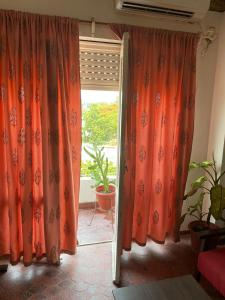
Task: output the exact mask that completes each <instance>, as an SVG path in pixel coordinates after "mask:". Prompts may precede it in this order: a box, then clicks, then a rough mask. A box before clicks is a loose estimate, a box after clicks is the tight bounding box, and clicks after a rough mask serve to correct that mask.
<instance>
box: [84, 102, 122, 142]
mask: <svg viewBox="0 0 225 300" xmlns="http://www.w3.org/2000/svg"><path fill="white" fill-rule="evenodd" d="M117 124H118V103H94V104H90V105H88V107H87V108H86V109H84V111H83V130H82V139H83V143H88V144H92V145H94V146H100V145H104V146H105V145H111V146H114V145H116V139H117Z"/></svg>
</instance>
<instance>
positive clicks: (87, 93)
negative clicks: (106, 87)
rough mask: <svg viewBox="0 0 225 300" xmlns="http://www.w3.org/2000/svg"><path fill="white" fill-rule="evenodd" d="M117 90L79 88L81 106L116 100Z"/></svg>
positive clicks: (117, 97)
mask: <svg viewBox="0 0 225 300" xmlns="http://www.w3.org/2000/svg"><path fill="white" fill-rule="evenodd" d="M118 99H119V92H118V91H93V90H81V101H82V106H83V105H87V104H90V103H99V102H103V103H112V102H115V101H118Z"/></svg>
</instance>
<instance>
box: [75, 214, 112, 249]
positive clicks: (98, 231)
mask: <svg viewBox="0 0 225 300" xmlns="http://www.w3.org/2000/svg"><path fill="white" fill-rule="evenodd" d="M112 214H113V212H112V211H109V212H103V211H100V210H98V209H97V210H96V211H95V213H94V210H93V209H79V218H78V241H79V245H83V244H91V243H98V242H105V241H110V240H112V237H113V227H112V222H113V215H112ZM93 217H94V218H93ZM92 218H93V220H92ZM91 220H92V222H91Z"/></svg>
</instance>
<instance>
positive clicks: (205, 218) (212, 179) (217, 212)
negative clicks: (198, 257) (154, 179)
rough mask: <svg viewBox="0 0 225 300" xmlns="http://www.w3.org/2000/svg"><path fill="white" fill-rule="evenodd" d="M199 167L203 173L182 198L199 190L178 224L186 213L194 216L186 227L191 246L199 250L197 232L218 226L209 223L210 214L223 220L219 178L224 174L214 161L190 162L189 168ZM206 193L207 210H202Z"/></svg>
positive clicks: (223, 191)
mask: <svg viewBox="0 0 225 300" xmlns="http://www.w3.org/2000/svg"><path fill="white" fill-rule="evenodd" d="M193 169H201V170H202V171H204V173H205V175H203V176H200V177H198V178H197V179H196V180H195V181H194V182H193V183H192V185H191V190H190V191H189V192H188V193H187V194H186V195H185V196H184V198H183V200H186V201H187V199H189V198H190V197H192V196H193V195H195V194H196V193H197V192H200V193H199V195H198V197H197V198H196V201H195V202H194V203H192V204H191V205H189V206H188V208H187V212H186V213H185V214H183V215H182V217H181V219H180V225H181V224H182V223H183V221H184V219H185V217H186V216H187V215H189V216H192V217H194V218H195V220H194V221H192V222H190V223H189V225H188V228H189V230H190V234H191V241H192V246H193V248H194V249H195V250H199V247H200V241H199V238H198V234H197V232H199V231H203V230H208V229H217V228H218V226H217V225H215V224H213V223H211V222H210V219H211V216H213V217H214V219H215V220H223V221H225V219H224V218H223V211H224V210H225V188H224V187H223V186H222V185H221V183H220V180H221V178H222V177H223V176H224V175H225V171H224V172H222V173H220V174H219V172H218V170H217V168H216V162H215V160H214V158H213V160H212V161H203V162H200V163H196V162H192V163H190V166H189V170H193ZM206 195H208V197H209V198H208V199H209V201H210V206H209V210H208V211H207V212H203V203H204V200H205V198H206Z"/></svg>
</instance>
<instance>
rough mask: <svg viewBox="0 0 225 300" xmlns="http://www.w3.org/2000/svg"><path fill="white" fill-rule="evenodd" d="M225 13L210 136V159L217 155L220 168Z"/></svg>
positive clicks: (224, 105)
mask: <svg viewBox="0 0 225 300" xmlns="http://www.w3.org/2000/svg"><path fill="white" fill-rule="evenodd" d="M224 28H225V13H223V14H222V20H221V26H220V29H221V30H220V32H219V36H218V56H217V64H216V76H215V85H214V93H213V106H212V113H211V124H210V135H209V145H208V158H211V157H212V152H214V154H215V159H216V161H217V164H218V167H219V168H220V167H221V164H222V159H223V146H224V138H225V31H224Z"/></svg>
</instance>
